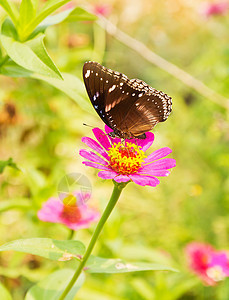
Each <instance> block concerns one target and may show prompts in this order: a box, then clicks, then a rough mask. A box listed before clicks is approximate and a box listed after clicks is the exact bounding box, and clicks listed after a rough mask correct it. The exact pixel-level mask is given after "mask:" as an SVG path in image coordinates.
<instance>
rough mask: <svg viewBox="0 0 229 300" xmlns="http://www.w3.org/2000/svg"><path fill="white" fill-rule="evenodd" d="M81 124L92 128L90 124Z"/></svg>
mask: <svg viewBox="0 0 229 300" xmlns="http://www.w3.org/2000/svg"><path fill="white" fill-rule="evenodd" d="M83 125H84V126H87V127H91V128H94V127H93V126H91V125H88V124H86V123H83Z"/></svg>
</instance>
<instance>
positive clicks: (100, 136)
mask: <svg viewBox="0 0 229 300" xmlns="http://www.w3.org/2000/svg"><path fill="white" fill-rule="evenodd" d="M92 131H93V133H94V136H95V138H96V139H97V141H98V142H99V143H100V144H101V145H102V146H103V147H104V148H105V149H106V150H107V151H108V150H109V148H110V147H111V143H110V141H109V139H108V137H107V136H106V134H105V133H104V132H103V131H102V130H101V129H99V128H94V129H92Z"/></svg>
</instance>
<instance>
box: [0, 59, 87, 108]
mask: <svg viewBox="0 0 229 300" xmlns="http://www.w3.org/2000/svg"><path fill="white" fill-rule="evenodd" d="M0 73H1V74H2V75H6V76H11V77H31V78H34V79H39V80H43V81H45V82H47V83H48V84H50V85H52V86H54V87H55V88H57V89H59V90H60V91H62V92H64V93H65V94H66V95H68V96H69V97H70V98H72V99H73V100H74V101H75V102H76V103H77V104H78V105H79V106H80V107H82V108H83V109H84V110H85V111H87V112H91V113H93V108H92V106H91V105H90V103H89V101H87V100H86V93H85V88H84V86H83V82H82V80H80V79H79V78H78V77H77V76H74V75H71V74H69V73H62V76H63V79H64V80H60V79H56V78H50V77H47V76H43V75H39V74H34V73H32V72H31V71H29V70H27V69H25V68H23V67H21V66H19V65H17V64H16V63H15V62H14V61H12V60H9V61H7V62H6V63H4V64H3V65H2V66H1V67H0Z"/></svg>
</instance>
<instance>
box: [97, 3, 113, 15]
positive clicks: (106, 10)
mask: <svg viewBox="0 0 229 300" xmlns="http://www.w3.org/2000/svg"><path fill="white" fill-rule="evenodd" d="M93 11H94V13H95V15H102V16H104V17H107V16H108V15H109V14H110V13H111V6H110V5H109V4H100V5H99V4H95V5H94V7H93Z"/></svg>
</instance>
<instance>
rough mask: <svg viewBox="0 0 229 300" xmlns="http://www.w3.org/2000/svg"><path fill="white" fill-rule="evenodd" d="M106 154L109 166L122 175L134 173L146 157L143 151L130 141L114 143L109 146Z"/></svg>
mask: <svg viewBox="0 0 229 300" xmlns="http://www.w3.org/2000/svg"><path fill="white" fill-rule="evenodd" d="M108 155H109V157H110V162H109V165H110V167H111V168H112V169H113V170H114V171H116V172H117V173H119V174H122V175H127V174H132V173H136V172H137V171H138V169H139V168H140V167H141V164H142V162H143V160H144V158H145V157H146V156H145V153H144V151H142V150H140V147H139V146H137V145H135V144H132V143H126V145H123V144H122V143H118V144H116V143H114V144H113V145H112V146H111V147H110V148H109V151H108Z"/></svg>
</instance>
